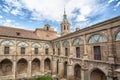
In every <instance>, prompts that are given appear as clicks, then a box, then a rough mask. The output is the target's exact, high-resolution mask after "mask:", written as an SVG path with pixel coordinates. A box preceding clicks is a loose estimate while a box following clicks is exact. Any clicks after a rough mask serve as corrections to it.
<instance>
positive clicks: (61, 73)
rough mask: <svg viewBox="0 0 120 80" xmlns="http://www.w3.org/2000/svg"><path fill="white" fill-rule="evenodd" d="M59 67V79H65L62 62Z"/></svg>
mask: <svg viewBox="0 0 120 80" xmlns="http://www.w3.org/2000/svg"><path fill="white" fill-rule="evenodd" d="M58 66H59V70H58V78H59V80H61V79H62V78H63V74H64V65H63V63H62V62H59V64H58Z"/></svg>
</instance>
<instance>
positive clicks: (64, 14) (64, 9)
mask: <svg viewBox="0 0 120 80" xmlns="http://www.w3.org/2000/svg"><path fill="white" fill-rule="evenodd" d="M64 15H66V11H65V7H64Z"/></svg>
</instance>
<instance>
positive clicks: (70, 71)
mask: <svg viewBox="0 0 120 80" xmlns="http://www.w3.org/2000/svg"><path fill="white" fill-rule="evenodd" d="M67 80H74V69H73V66H72V65H71V64H68V65H67ZM81 80H82V79H81Z"/></svg>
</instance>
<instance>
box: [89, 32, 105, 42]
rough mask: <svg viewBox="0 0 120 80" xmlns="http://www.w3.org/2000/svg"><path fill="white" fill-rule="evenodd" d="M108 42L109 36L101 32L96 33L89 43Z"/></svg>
mask: <svg viewBox="0 0 120 80" xmlns="http://www.w3.org/2000/svg"><path fill="white" fill-rule="evenodd" d="M100 42H107V38H106V37H105V36H103V35H101V34H95V35H93V36H91V37H90V38H89V41H88V43H100Z"/></svg>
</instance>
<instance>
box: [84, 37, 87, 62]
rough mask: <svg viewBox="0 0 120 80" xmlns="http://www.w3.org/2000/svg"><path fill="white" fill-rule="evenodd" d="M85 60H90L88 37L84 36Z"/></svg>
mask: <svg viewBox="0 0 120 80" xmlns="http://www.w3.org/2000/svg"><path fill="white" fill-rule="evenodd" d="M83 59H84V60H88V53H87V40H86V35H84V55H83Z"/></svg>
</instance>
